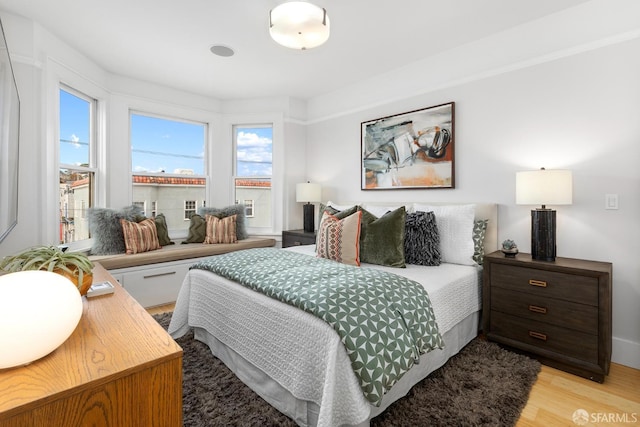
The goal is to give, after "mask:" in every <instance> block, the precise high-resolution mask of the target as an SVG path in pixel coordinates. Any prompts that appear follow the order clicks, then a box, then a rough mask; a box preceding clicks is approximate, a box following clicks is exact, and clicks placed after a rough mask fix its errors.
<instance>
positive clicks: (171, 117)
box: [127, 105, 211, 239]
mask: <svg viewBox="0 0 640 427" xmlns="http://www.w3.org/2000/svg"><path fill="white" fill-rule="evenodd" d="M154 110H161V108H155V106H148V105H147V106H144V107H142V108H141V106H136V107H133V106H129V108H128V109H127V126H128V129H129V132H128V141H127V147H128V155H129V159H130V165H129V176H130V179H129V189H130V194H131V199H133V198H134V194H133V193H134V191H133V190H134V182H133V181H134V178H133V177H134V176H136V175H137V176H149V177H159V176H160V177H165V178H185V177H189V178H197V179H203V180H204V188H203V194H202V200H200V199H199V198H198V199H195V203H196V207H195V210H194V212H193V213H196V214H197V211H198V207H199V206H204V205H205V200H206V199H207V197H208V194H209V183H210V173H209V158H208V153H209V145H210V140H211V133H210V132H211V129H210V128H211V123H210V121H208V120H206V119H203V118H194V119H189V118H184V115H183V114H176V113H177V112H175V111H174V112H171V113H158V112H154ZM133 115H138V116H145V117H151V118H155V119H161V120H167V121H172V122H180V123H186V124H192V125H198V126H202V127H203V138H204V141H203V158H202V162H203V164H202V169H203V174H196V173H194V174H192V175H187V174H176V173H166V172H162V173H158V172H134V171H133V156H132V154H133V152H132V149H133V147H132V141H131V129H132V116H133ZM200 202H201V203H200ZM152 203H155V205H156V209H155V211H152V212H151V213H152V215H153V214H154V212H155V214H156V215H157V214H158V213H163V212H161V211H160V210H158V209H157V207H158V199H155V200H152ZM185 203H186V200H183V201H182V208H183V209H182V211H183V212H182V215H181V220H182V222H183V223H185V222H187V223H188V222H189V221H190V218H186V217H185V216H186V210H187V209H186V206H185ZM165 217H167V214H166V213H165ZM176 227H177V226H175V224H174V228H170V229H169V230H168V231H169V235H170V236H171V237H172V238H177V239H180V238H183V237H187V235H188V231H189V227H188V225H187V226H185V227H179V228H176Z"/></svg>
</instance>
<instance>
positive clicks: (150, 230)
mask: <svg viewBox="0 0 640 427" xmlns="http://www.w3.org/2000/svg"><path fill="white" fill-rule="evenodd" d="M120 225H121V226H122V233H123V234H124V246H125V247H126V248H127V254H129V255H131V254H137V253H140V252H148V251H153V250H156V249H160V248H161V247H162V246H160V243H158V231H157V229H156V222H155V221H154V220H153V219H151V218H147V219H145V220H142V221H140V222H131V221H127V220H126V219H120Z"/></svg>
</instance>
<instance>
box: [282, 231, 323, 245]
mask: <svg viewBox="0 0 640 427" xmlns="http://www.w3.org/2000/svg"><path fill="white" fill-rule="evenodd" d="M315 244H316V239H315V238H314V237H313V236H300V235H294V234H285V235H284V239H283V241H282V247H283V248H288V247H290V246H301V245H315Z"/></svg>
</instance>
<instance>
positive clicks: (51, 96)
mask: <svg viewBox="0 0 640 427" xmlns="http://www.w3.org/2000/svg"><path fill="white" fill-rule="evenodd" d="M46 70H47V75H46V88H47V92H48V96H47V104H46V130H45V133H46V135H45V140H46V141H47V144H46V147H45V150H44V151H45V157H44V163H45V172H44V173H43V174H42V178H41V179H42V188H43V189H46V190H45V195H44V208H45V209H44V212H47V213H46V214H45V215H44V220H43V225H42V229H41V236H42V238H41V241H43V242H47V243H48V244H51V245H59V230H60V218H59V210H60V198H59V178H60V169H61V168H65V167H68V166H69V165H64V164H60V162H59V159H60V128H59V115H60V89H64V90H70V91H75V92H76V93H80V94H82V95H84V96H85V97H89V98H91V99H94V100H95V101H96V102H95V111H94V112H93V116H94V120H95V123H94V128H93V129H92V130H91V132H92V133H93V138H94V141H93V144H94V146H93V147H92V148H93V150H90V153H91V154H90V155H91V156H93V158H92V159H91V160H92V161H93V164H92V169H95V174H94V179H95V183H94V195H93V204H94V206H103V205H104V202H105V199H106V179H105V174H106V158H105V153H106V143H105V142H106V137H107V135H106V112H107V110H108V93H107V91H106V90H105V89H104V88H102V87H100V86H98V85H97V84H96V83H95V82H93V81H91V80H90V79H87V78H85V77H83V76H81V75H79V74H77V73H75V72H74V71H71V70H70V69H69V68H67V67H65V66H63V65H61V64H60V63H58V62H56V61H55V60H53V59H51V58H48V59H47V68H46ZM73 169H76V170H79V169H80V167H78V166H75V165H73ZM92 243H93V241H92V239H87V240H82V241H78V242H72V243H70V244H68V245H66V246H68V247H69V250H72V251H76V250H85V249H89V248H90V247H91V245H92Z"/></svg>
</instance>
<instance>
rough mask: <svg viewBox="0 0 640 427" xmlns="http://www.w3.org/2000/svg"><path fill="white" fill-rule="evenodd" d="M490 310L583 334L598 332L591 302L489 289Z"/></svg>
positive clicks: (596, 312) (502, 289) (595, 315)
mask: <svg viewBox="0 0 640 427" xmlns="http://www.w3.org/2000/svg"><path fill="white" fill-rule="evenodd" d="M491 309H492V310H495V311H499V312H501V313H507V314H512V315H514V316H518V317H524V318H527V319H531V320H536V321H540V322H545V323H550V324H552V325H557V326H562V327H566V328H569V329H574V330H576V331H581V332H584V333H587V334H593V335H597V334H598V307H595V306H592V305H586V304H577V303H575V302H569V301H564V300H559V299H553V298H545V297H543V296H540V295H534V294H528V293H523V292H516V291H512V290H509V289H504V288H492V289H491Z"/></svg>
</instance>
